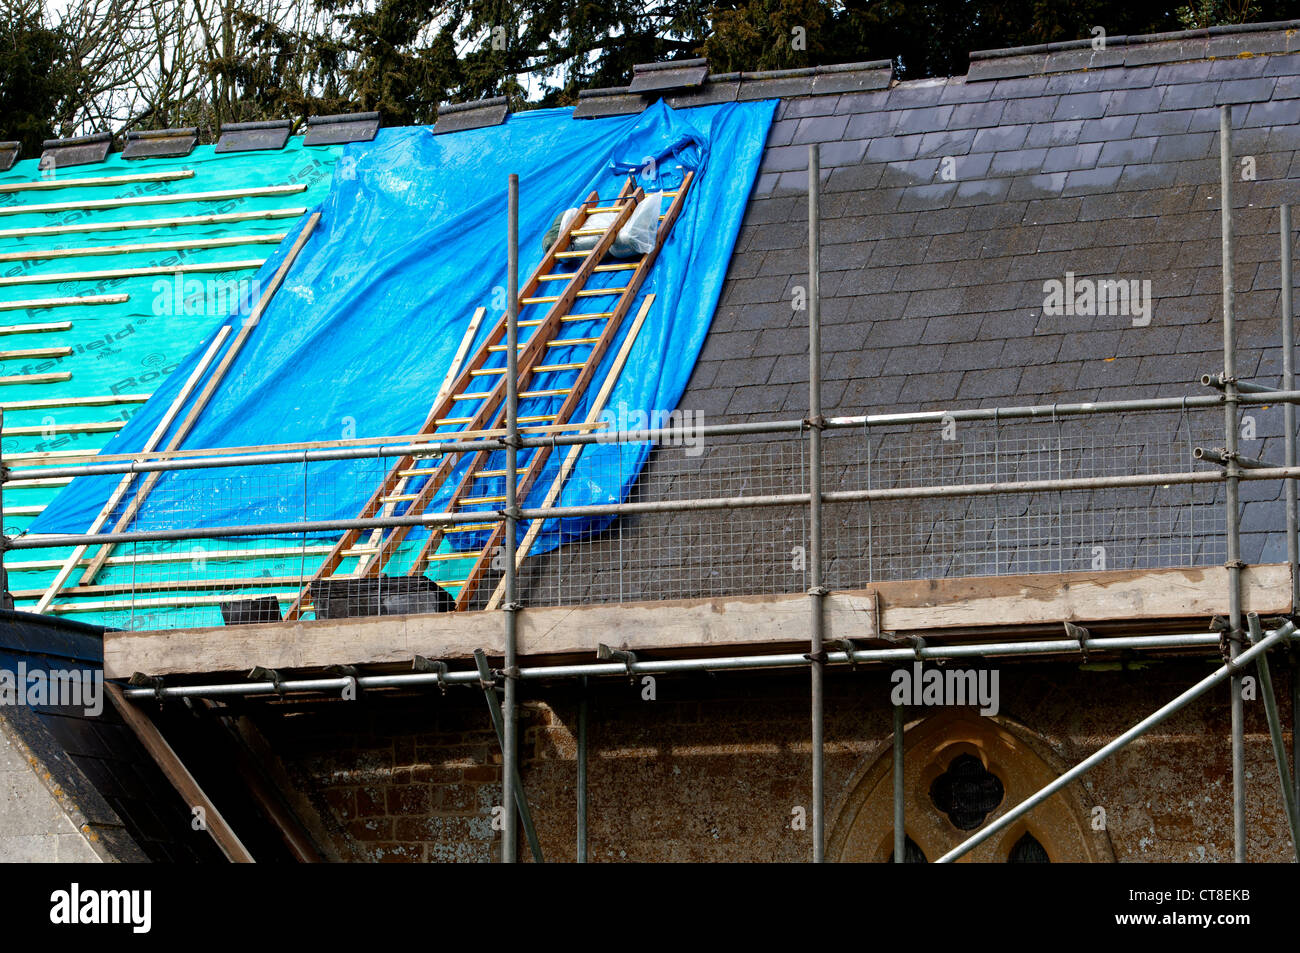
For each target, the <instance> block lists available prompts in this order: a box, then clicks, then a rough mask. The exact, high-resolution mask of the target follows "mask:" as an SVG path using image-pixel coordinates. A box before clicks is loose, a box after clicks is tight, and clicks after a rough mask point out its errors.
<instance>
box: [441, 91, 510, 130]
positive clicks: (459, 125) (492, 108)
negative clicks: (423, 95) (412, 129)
mask: <svg viewBox="0 0 1300 953" xmlns="http://www.w3.org/2000/svg"><path fill="white" fill-rule="evenodd" d="M509 115H510V103H509V102H508V101H507V100H506V97H504V96H496V97H494V98H492V99H482V100H479V101H477V102H472V103H456V104H448V105H443V106H439V107H438V121H437V122H436V123H434V126H433V134H434V135H435V136H442V135H446V134H447V133H449V132H462V131H464V130H466V129H482V128H484V127H486V126H499V125H501V124H502V123H503V122H505V121H506V117H507V116H509Z"/></svg>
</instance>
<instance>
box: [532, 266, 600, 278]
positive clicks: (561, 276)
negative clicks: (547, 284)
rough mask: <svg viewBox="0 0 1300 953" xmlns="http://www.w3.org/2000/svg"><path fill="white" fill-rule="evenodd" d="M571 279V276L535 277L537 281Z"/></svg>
mask: <svg viewBox="0 0 1300 953" xmlns="http://www.w3.org/2000/svg"><path fill="white" fill-rule="evenodd" d="M596 270H597V271H600V269H599V268H597V269H596ZM574 274H577V272H574ZM572 279H573V275H538V276H537V280H538V281H571V280H572Z"/></svg>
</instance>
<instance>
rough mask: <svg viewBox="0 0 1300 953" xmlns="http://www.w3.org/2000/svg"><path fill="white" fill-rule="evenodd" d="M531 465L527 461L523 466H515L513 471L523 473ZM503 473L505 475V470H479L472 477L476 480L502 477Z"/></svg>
mask: <svg viewBox="0 0 1300 953" xmlns="http://www.w3.org/2000/svg"><path fill="white" fill-rule="evenodd" d="M531 466H532V464H531V463H529V464H526V465H524V466H522V467H515V472H516V473H525V472H527V470H528V469H529V467H531ZM505 475H506V471H505V470H479V471H478V472H477V473H475V474H474V479H476V480H486V479H489V478H490V477H503V476H505Z"/></svg>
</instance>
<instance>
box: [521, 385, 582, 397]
mask: <svg viewBox="0 0 1300 953" xmlns="http://www.w3.org/2000/svg"><path fill="white" fill-rule="evenodd" d="M572 393H573V388H572V387H553V388H551V389H549V390H526V391H523V392H522V393H520V395H519V399H520V400H525V399H527V398H529V397H563V396H564V395H565V394H572Z"/></svg>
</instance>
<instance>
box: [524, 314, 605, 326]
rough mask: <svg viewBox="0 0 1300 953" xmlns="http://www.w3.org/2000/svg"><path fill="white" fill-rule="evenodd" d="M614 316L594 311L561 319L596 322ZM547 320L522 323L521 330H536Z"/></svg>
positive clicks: (537, 319)
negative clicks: (598, 319)
mask: <svg viewBox="0 0 1300 953" xmlns="http://www.w3.org/2000/svg"><path fill="white" fill-rule="evenodd" d="M613 316H614V312H613V311H593V312H592V313H591V314H566V315H564V316H563V317H561V318H560V320H561V321H594V320H596V319H597V318H612V317H613ZM545 320H546V319H545V318H532V319H530V320H528V321H520V322H519V326H520V327H521V328H535V327H537V326H538V325H539V324H541V323H542V322H543V321H545Z"/></svg>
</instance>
